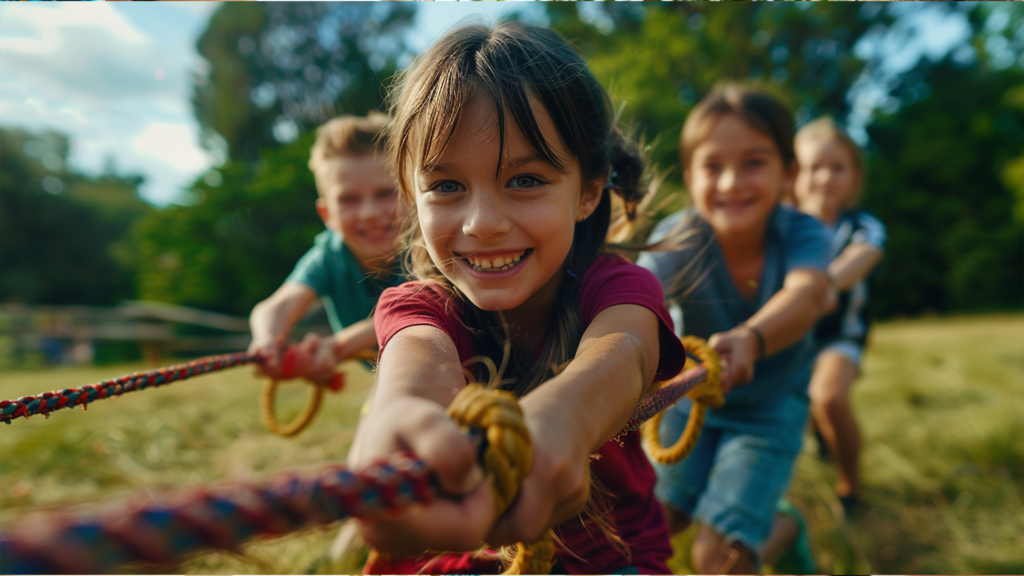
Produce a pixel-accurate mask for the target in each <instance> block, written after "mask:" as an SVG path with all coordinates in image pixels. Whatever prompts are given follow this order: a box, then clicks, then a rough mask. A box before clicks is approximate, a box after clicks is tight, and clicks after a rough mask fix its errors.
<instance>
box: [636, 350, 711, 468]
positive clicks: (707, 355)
mask: <svg viewBox="0 0 1024 576" xmlns="http://www.w3.org/2000/svg"><path fill="white" fill-rule="evenodd" d="M680 340H681V341H682V343H683V348H685V349H686V350H689V351H691V352H692V353H693V355H694V356H696V357H697V358H698V359H699V360H700V361H701V363H702V364H703V365H704V366H706V367H707V370H708V374H707V378H705V380H704V382H703V383H702V384H700V385H698V386H697V387H696V388H694V389H693V390H691V391H690V392H687V393H686V396H687V397H688V398H690V400H692V401H693V407H691V408H690V417H689V419H688V420H687V421H686V428H684V429H683V432H682V434H680V435H679V439H678V440H676V442H675V444H673V445H672V446H671V447H668V448H666V447H664V446H662V444H661V439H660V438H659V436H658V428H659V427H660V425H661V419H662V418H663V417H664V416H665V411H664V410H662V411H661V412H658V413H657V414H655V415H654V416H653V417H652V418H651V419H650V420H648V421H647V422H644V423H643V425H642V426H641V427H640V432H641V437H642V439H643V444H644V448H645V449H646V450H647V453H648V455H650V457H651V458H652V459H654V460H655V461H657V462H660V463H661V464H674V463H676V462H678V461H680V460H682V459H683V458H686V456H687V455H689V454H690V452H691V451H692V450H693V447H694V446H695V445H696V444H697V440H698V439H699V438H700V431H701V428H702V427H703V426H704V415H705V413H706V412H707V409H708V407H709V406H710V407H712V408H717V407H719V406H721V405H722V404H724V403H725V397H724V396H723V395H722V389H721V383H722V365H721V362H720V361H719V359H718V354H717V353H716V352H715V351H714V349H712V348H711V347H710V346H708V343H707V341H706V340H704V339H703V338H698V337H696V336H683V337H682V338H681V339H680ZM695 365H696V362H694V361H693V359H691V358H687V359H686V364H685V365H684V366H683V369H684V370H686V369H688V368H692V367H694V366H695Z"/></svg>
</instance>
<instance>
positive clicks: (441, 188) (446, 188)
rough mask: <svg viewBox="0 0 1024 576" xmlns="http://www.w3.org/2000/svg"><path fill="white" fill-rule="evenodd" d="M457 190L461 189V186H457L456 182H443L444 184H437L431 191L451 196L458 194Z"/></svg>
mask: <svg viewBox="0 0 1024 576" xmlns="http://www.w3.org/2000/svg"><path fill="white" fill-rule="evenodd" d="M459 188H461V186H459V183H458V182H453V181H451V180H445V181H444V182H439V183H437V184H436V185H434V188H433V190H437V191H438V192H440V193H441V194H453V193H455V192H458V191H459Z"/></svg>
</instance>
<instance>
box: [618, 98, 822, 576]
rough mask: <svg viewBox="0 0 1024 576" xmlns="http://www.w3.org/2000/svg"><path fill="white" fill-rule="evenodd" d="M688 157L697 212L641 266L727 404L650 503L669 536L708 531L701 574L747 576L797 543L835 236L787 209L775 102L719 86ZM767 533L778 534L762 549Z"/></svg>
mask: <svg viewBox="0 0 1024 576" xmlns="http://www.w3.org/2000/svg"><path fill="white" fill-rule="evenodd" d="M680 152H681V159H682V166H683V171H684V172H683V174H684V179H685V181H686V186H687V189H688V190H689V192H690V198H691V200H692V202H693V206H692V208H689V209H686V210H683V211H681V212H679V213H676V214H674V215H672V216H670V217H669V218H668V219H666V220H665V221H663V222H661V223H660V224H659V225H658V226H657V227H656V228H655V231H654V233H653V235H652V236H651V238H650V241H651V242H656V243H657V244H656V245H655V247H654V248H653V250H655V251H652V252H647V253H644V254H642V255H641V257H640V259H639V260H638V261H637V263H638V264H640V265H641V266H644V267H646V268H648V269H649V270H651V271H653V272H654V273H655V275H656V276H657V277H658V279H659V280H660V281H661V283H662V286H663V288H664V289H665V294H666V297H667V298H668V301H669V303H670V305H671V306H673V307H678V309H679V311H680V312H681V314H682V325H683V330H684V333H685V334H689V335H695V336H699V337H703V338H707V339H708V343H709V344H710V345H711V347H712V348H714V349H715V350H716V351H717V352H718V354H719V355H720V357H721V359H722V363H723V373H722V390H723V392H725V393H726V394H725V404H724V405H723V406H721V407H720V408H717V409H711V410H709V411H708V414H707V417H706V421H705V424H704V429H703V432H702V433H701V435H700V439H699V441H698V443H697V445H696V446H695V448H694V450H693V452H691V454H690V456H689V457H688V458H686V459H685V460H683V461H682V462H679V463H676V464H669V465H665V464H656V465H655V470H656V471H657V472H658V485H657V489H656V494H657V496H658V498H659V500H661V501H662V503H663V504H664V506H665V509H666V511H667V514H668V518H669V525H670V527H671V528H672V530H673V531H680V530H682V529H684V528H686V527H687V526H688V525H689V524H690V523H691V521H693V520H696V521H697V522H698V523H699V524H700V531H699V532H698V534H697V536H696V538H695V540H694V541H693V547H692V555H691V562H692V565H693V568H694V569H695V570H696V571H697V572H698V573H702V574H724V573H740V574H743V573H753V572H755V571H756V570H757V569H758V567H759V564H760V562H761V560H762V558H763V557H767V558H768V559H769V560H770V559H771V557H772V556H774V554H775V553H776V552H777V551H778V550H780V549H785V548H786V545H788V544H790V543H792V542H795V541H797V540H796V537H797V536H798V535H799V533H798V532H797V531H796V530H795V528H796V527H797V526H799V523H798V522H796V521H793V520H787V518H788V517H787V516H781V515H780V516H779V517H778V518H779V520H778V522H777V523H776V522H775V518H776V506H777V502H778V501H779V500H780V498H781V497H782V496H783V494H784V493H785V491H786V489H787V487H788V485H789V480H790V476H791V474H792V470H793V464H794V462H795V460H796V456H797V454H798V452H799V450H800V442H801V435H802V430H803V428H804V425H805V423H806V419H807V395H806V394H807V385H808V380H809V378H810V365H811V361H812V360H813V358H814V349H813V345H812V343H811V335H810V331H811V329H812V328H813V327H814V325H815V323H816V322H817V320H818V318H819V317H820V315H821V312H822V310H823V308H824V306H825V302H826V298H827V294H828V291H829V281H828V277H827V276H826V274H825V269H826V266H827V265H828V236H827V233H826V231H825V229H824V227H823V226H822V225H821V223H819V222H818V221H816V220H815V219H814V218H812V217H810V216H807V215H806V214H802V213H800V212H798V211H796V210H795V209H793V208H792V207H789V206H785V205H782V206H780V198H781V197H782V195H783V193H784V192H785V191H786V190H788V189H789V188H790V187H791V186H792V184H793V180H794V178H795V176H796V161H795V156H794V152H793V119H792V115H791V113H790V111H789V110H788V109H787V108H786V107H785V106H784V105H783V104H782V103H781V102H779V101H778V100H777V99H775V98H774V97H773V96H771V95H769V94H767V93H765V92H761V91H758V90H755V89H751V88H746V87H742V86H739V85H736V84H726V85H722V86H719V87H717V88H716V89H715V90H713V91H712V92H711V93H710V94H709V95H708V96H706V97H705V98H704V99H703V100H702V101H701V102H700V103H699V104H698V105H697V106H696V107H695V108H694V110H693V111H692V112H691V113H690V115H689V117H688V118H687V119H686V123H685V124H684V126H683V131H682V137H681V143H680ZM690 406H691V404H690V403H689V401H686V400H684V401H682V402H680V403H679V404H677V405H676V406H674V407H673V408H671V409H669V410H668V412H667V414H666V416H665V418H664V419H663V421H662V427H661V434H662V441H663V442H669V441H674V440H675V439H678V438H679V434H680V433H681V431H682V429H683V426H684V425H685V423H686V419H687V416H688V413H689V409H690ZM790 510H793V509H792V508H790ZM773 523H775V525H776V527H777V528H778V529H779V530H778V531H777V532H776V533H775V534H774V535H773V537H772V538H771V539H768V536H769V533H770V532H771V531H772V528H773ZM783 528H785V530H783ZM766 540H767V541H768V542H769V543H768V544H767V546H766V547H764V543H765V542H766ZM804 551H805V555H804V556H805V558H804V559H805V566H808V565H809V561H810V558H809V554H808V553H807V552H806V549H805V550H804ZM809 568H811V569H813V565H809Z"/></svg>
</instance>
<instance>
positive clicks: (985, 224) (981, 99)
mask: <svg viewBox="0 0 1024 576" xmlns="http://www.w3.org/2000/svg"><path fill="white" fill-rule="evenodd" d="M987 15H988V9H987V8H986V7H982V6H978V7H975V8H973V9H972V10H971V12H970V13H969V20H970V22H971V24H972V26H973V28H974V34H973V36H972V39H971V42H970V43H969V44H966V45H964V46H961V47H960V48H958V49H956V50H954V51H953V52H952V53H951V54H950V55H947V56H946V57H945V58H943V59H942V60H941V61H938V62H931V61H930V60H927V59H924V60H922V61H920V62H919V63H918V65H917V66H916V67H914V68H913V69H912V70H910V71H908V72H907V73H905V74H903V75H901V77H900V78H899V79H898V81H897V82H896V84H895V86H894V87H893V91H892V93H893V95H894V97H895V98H897V99H898V102H899V106H898V108H897V109H896V110H895V111H892V112H889V113H886V112H884V111H879V112H878V114H877V116H876V119H875V121H874V122H873V123H872V124H871V125H869V126H868V128H867V130H868V134H869V136H870V140H871V144H870V146H869V148H868V152H869V154H868V160H869V166H870V172H869V179H868V182H867V185H866V187H865V190H864V196H863V203H864V205H865V206H866V207H867V208H868V209H870V210H871V211H872V212H874V213H875V214H877V215H878V216H879V217H880V218H881V219H882V220H883V221H884V222H885V223H886V224H887V226H888V229H889V243H888V248H887V255H886V264H885V266H884V268H883V269H882V273H881V275H880V277H879V278H878V282H877V288H876V290H875V291H874V295H873V301H874V304H875V305H876V306H877V310H878V312H879V313H880V314H882V315H889V314H894V313H900V314H917V313H920V312H923V311H935V312H947V311H953V310H957V311H968V310H979V309H993V308H1008V307H1020V306H1021V305H1022V304H1024V241H1022V240H1024V221H1022V219H1021V218H1019V217H1016V218H1015V216H1014V214H1015V210H1019V206H1020V197H1019V196H1017V195H1016V194H1015V192H1014V189H1013V187H1012V185H1013V182H1014V180H1013V175H1014V174H1015V172H1014V171H1015V170H1019V168H1017V166H1018V164H1019V163H1020V162H1021V160H1020V158H1021V157H1020V151H1021V150H1024V105H1022V98H1021V93H1022V91H1024V88H1022V86H1021V78H1022V72H1024V70H1022V68H1024V63H1022V62H1021V61H1020V60H1017V61H1016V62H1012V64H1010V65H1008V66H997V65H995V64H997V63H998V62H999V61H998V58H996V57H994V54H993V53H991V52H990V51H989V50H987V49H986V48H985V46H986V44H988V43H989V40H988V38H990V37H991V36H989V35H987V34H985V33H984V23H985V22H986V20H987ZM1018 30H1019V28H1018ZM1018 54H1019V52H1018Z"/></svg>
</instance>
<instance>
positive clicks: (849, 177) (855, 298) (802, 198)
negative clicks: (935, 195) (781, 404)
mask: <svg viewBox="0 0 1024 576" xmlns="http://www.w3.org/2000/svg"><path fill="white" fill-rule="evenodd" d="M796 157H797V161H798V162H799V164H800V172H799V174H798V176H797V179H796V186H795V187H794V193H795V197H796V202H797V206H798V207H799V208H800V210H801V211H802V212H805V213H807V214H810V215H812V216H814V217H816V218H818V219H819V220H821V221H822V222H823V223H824V224H825V226H826V227H827V228H828V229H829V230H830V231H831V232H832V249H831V251H830V253H829V257H830V258H831V260H832V261H831V263H830V264H829V267H828V272H829V275H830V276H831V277H832V281H833V283H834V284H835V288H836V298H835V305H834V307H833V308H832V310H831V312H830V313H829V314H828V315H827V316H826V317H825V318H823V319H822V320H821V321H820V322H819V323H818V327H817V330H816V333H815V335H816V337H817V341H818V342H817V343H818V347H819V350H820V352H819V353H818V358H817V360H816V361H815V363H814V373H813V375H812V376H811V387H810V397H811V417H812V418H813V421H814V427H815V429H816V431H817V432H818V438H819V441H821V442H823V443H824V447H825V448H827V450H828V452H829V453H830V454H832V456H833V457H834V458H835V461H836V468H837V469H838V472H839V478H838V481H837V483H836V493H837V494H838V495H839V499H840V501H841V502H842V504H843V508H844V509H845V510H846V512H847V513H849V512H852V509H853V508H854V507H855V506H856V505H857V503H858V502H859V498H860V473H859V472H860V470H859V458H860V445H861V444H860V429H859V427H858V426H857V421H856V419H855V418H854V415H853V409H852V406H851V404H850V387H851V386H852V385H853V381H854V380H855V379H856V377H857V373H858V371H859V369H860V358H861V352H862V350H863V347H864V343H865V341H866V339H867V334H868V322H867V318H866V316H865V315H864V306H865V305H866V304H867V286H866V279H867V277H868V275H869V274H871V272H872V271H873V270H874V269H875V267H876V266H878V263H879V262H880V261H881V260H882V249H883V246H884V245H885V227H884V226H883V225H882V223H881V222H879V221H878V220H877V219H876V218H875V217H873V216H872V215H870V214H868V213H867V212H864V211H863V210H855V209H853V208H852V207H853V205H854V204H855V203H856V201H857V197H858V195H859V192H860V188H861V184H862V183H863V178H864V166H863V164H864V161H863V158H862V157H861V153H860V149H859V148H858V147H857V145H856V143H854V142H853V140H851V139H850V137H849V136H848V135H847V134H846V133H845V132H843V130H842V129H841V128H839V127H838V126H836V124H835V122H833V121H832V120H831V119H830V118H819V119H817V120H814V121H813V122H810V123H808V124H807V125H805V126H804V127H803V128H801V129H800V131H799V132H797V135H796Z"/></svg>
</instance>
